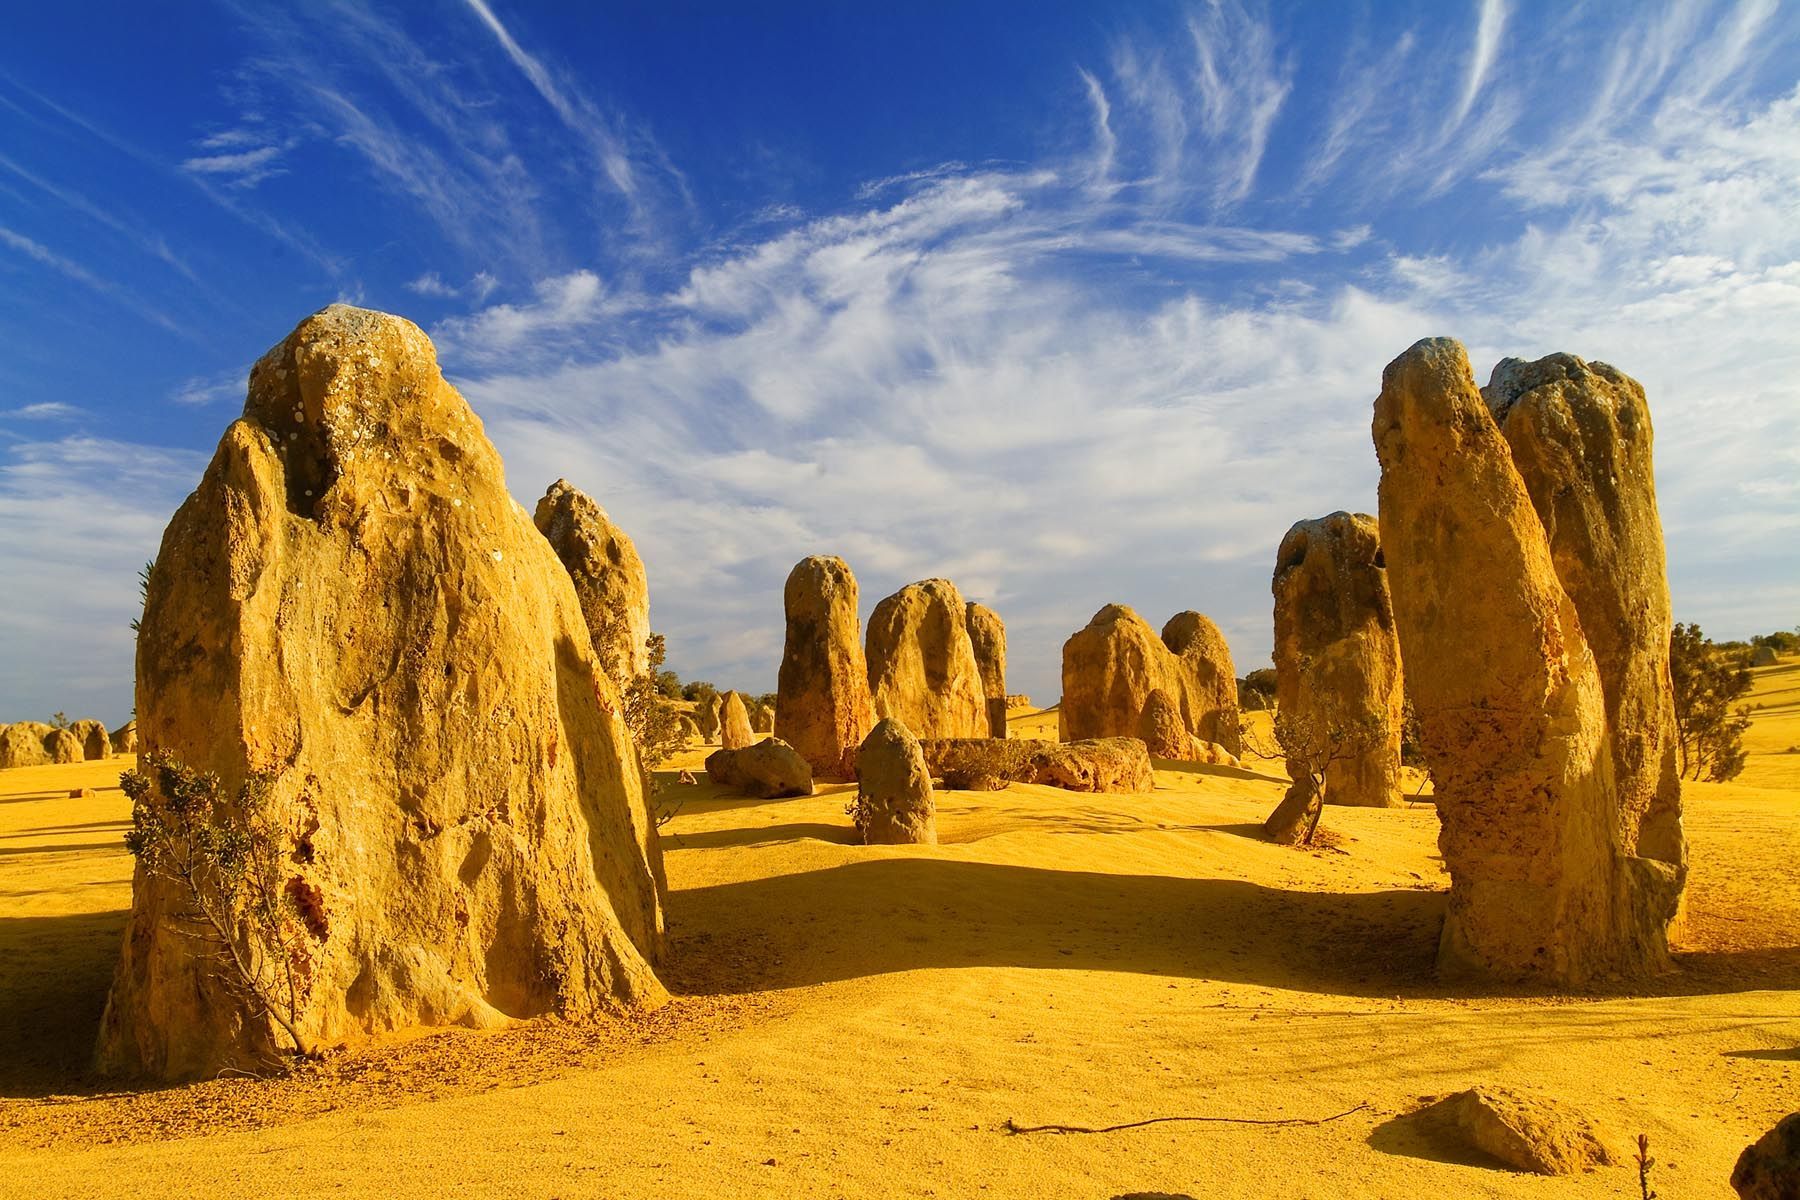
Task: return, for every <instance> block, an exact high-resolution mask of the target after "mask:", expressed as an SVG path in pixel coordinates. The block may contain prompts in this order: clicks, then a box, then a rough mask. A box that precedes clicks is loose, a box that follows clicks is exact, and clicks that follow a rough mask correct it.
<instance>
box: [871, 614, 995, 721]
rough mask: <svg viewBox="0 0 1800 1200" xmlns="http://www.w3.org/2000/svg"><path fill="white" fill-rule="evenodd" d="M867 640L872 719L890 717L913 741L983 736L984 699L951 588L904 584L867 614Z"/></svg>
mask: <svg viewBox="0 0 1800 1200" xmlns="http://www.w3.org/2000/svg"><path fill="white" fill-rule="evenodd" d="M866 641H867V648H868V665H869V694H870V696H871V698H872V699H873V701H874V704H875V716H876V717H877V718H881V717H892V718H894V719H895V720H896V721H899V722H900V723H901V724H903V725H905V726H906V727H907V728H908V729H909V730H911V731H912V732H913V734H914V736H916V737H920V738H947V737H985V736H987V734H988V707H987V696H986V694H985V693H984V692H983V690H982V681H981V668H980V666H979V664H977V663H976V661H975V644H974V642H973V641H972V640H971V639H970V637H969V626H968V606H967V604H965V603H964V601H963V598H962V593H960V592H958V591H957V590H956V585H955V584H953V583H951V582H950V581H949V580H948V579H926V580H923V581H922V582H919V583H909V584H907V585H906V586H905V587H903V588H901V589H900V590H899V591H897V592H895V593H894V594H893V595H891V596H889V597H888V598H887V599H885V600H883V601H882V602H881V603H880V604H877V605H876V606H875V611H874V612H873V613H871V614H869V630H868V635H867V639H866Z"/></svg>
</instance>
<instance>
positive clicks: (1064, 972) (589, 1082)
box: [0, 660, 1800, 1200]
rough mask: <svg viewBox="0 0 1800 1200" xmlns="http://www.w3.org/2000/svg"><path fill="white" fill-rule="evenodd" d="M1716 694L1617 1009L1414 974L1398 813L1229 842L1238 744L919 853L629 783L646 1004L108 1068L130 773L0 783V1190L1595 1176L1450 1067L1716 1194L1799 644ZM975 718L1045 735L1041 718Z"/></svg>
mask: <svg viewBox="0 0 1800 1200" xmlns="http://www.w3.org/2000/svg"><path fill="white" fill-rule="evenodd" d="M1754 700H1755V702H1756V703H1758V704H1759V705H1763V706H1765V707H1762V708H1759V709H1758V711H1757V712H1756V724H1755V727H1754V728H1753V729H1752V731H1751V734H1750V736H1749V739H1748V742H1749V745H1750V748H1751V750H1752V755H1751V759H1750V765H1749V767H1748V769H1747V770H1746V771H1745V772H1744V774H1743V776H1742V777H1741V778H1740V779H1739V780H1737V781H1735V782H1733V783H1731V784H1724V785H1721V784H1699V785H1690V786H1689V787H1688V789H1687V797H1688V812H1689V833H1690V837H1691V840H1692V845H1693V875H1692V884H1691V887H1690V892H1689V896H1690V902H1689V918H1688V923H1687V927H1686V931H1685V934H1684V940H1683V942H1682V945H1681V953H1680V954H1679V956H1678V958H1679V961H1680V970H1679V971H1678V972H1677V973H1676V974H1674V975H1672V976H1669V977H1668V978H1666V979H1662V980H1659V981H1657V982H1656V983H1655V984H1654V985H1652V986H1650V987H1648V988H1644V989H1639V990H1638V991H1636V992H1634V993H1630V994H1617V995H1596V996H1582V997H1562V996H1548V995H1534V994H1530V993H1524V992H1487V993H1476V992H1470V991H1467V990H1453V989H1449V988H1446V987H1443V986H1441V985H1439V984H1438V983H1437V982H1436V981H1435V980H1434V978H1433V974H1432V970H1431V965H1432V958H1433V953H1434V950H1435V936H1436V929H1437V924H1438V921H1439V918H1440V915H1441V913H1442V909H1443V903H1444V889H1445V887H1446V884H1447V880H1446V878H1445V876H1444V873H1443V870H1442V866H1441V863H1440V861H1439V859H1438V856H1437V853H1436V844H1435V838H1436V832H1437V821H1436V817H1435V816H1434V814H1433V812H1432V810H1431V809H1430V807H1429V806H1428V805H1418V806H1415V807H1412V808H1409V809H1404V810H1395V811H1380V810H1368V809H1339V808H1332V809H1329V810H1328V811H1327V813H1326V817H1325V829H1326V830H1327V832H1328V833H1329V834H1330V837H1329V838H1328V839H1327V841H1328V842H1329V844H1328V845H1326V846H1323V847H1320V848H1315V849H1313V850H1311V851H1295V850H1287V849H1281V848H1278V847H1275V846H1271V845H1268V844H1267V843H1265V842H1263V841H1262V840H1260V838H1259V837H1258V836H1257V825H1258V823H1259V822H1260V821H1261V820H1262V818H1263V817H1264V816H1266V815H1267V813H1268V811H1269V810H1270V809H1271V808H1272V807H1273V806H1274V805H1275V803H1276V802H1277V800H1278V799H1279V798H1280V794H1281V790H1282V784H1283V781H1282V780H1281V779H1280V778H1279V776H1278V774H1277V773H1276V772H1275V771H1274V770H1273V768H1272V766H1271V765H1270V764H1252V766H1251V768H1247V769H1242V770H1239V769H1233V768H1224V767H1206V768H1198V769H1196V768H1187V769H1159V770H1158V772H1157V788H1156V791H1155V792H1154V793H1152V794H1150V795H1144V796H1106V795H1100V796H1089V795H1078V794H1072V793H1068V792H1060V791H1056V790H1053V789H1049V788H1039V787H1022V786H1017V785H1015V786H1014V787H1012V788H1010V789H1008V790H1007V791H1004V792H998V793H988V794H977V793H962V792H940V793H939V797H938V803H939V812H938V830H939V836H940V839H941V844H940V845H938V846H936V847H879V848H863V847H860V846H855V845H852V844H851V843H850V822H849V818H848V817H847V816H845V814H844V804H845V800H846V796H847V792H848V791H849V789H848V788H845V787H829V788H825V789H823V790H822V791H821V792H820V794H818V795H816V796H813V797H811V798H809V799H804V800H777V801H751V800H745V799H742V798H735V797H729V796H720V795H718V794H716V793H715V791H714V790H713V789H712V788H711V787H710V786H709V785H707V784H705V783H704V782H702V783H701V784H700V785H699V786H697V787H679V786H677V785H674V784H672V783H671V784H670V790H669V792H668V793H667V796H668V798H671V799H673V798H683V797H685V799H684V803H683V806H682V808H681V811H680V812H679V814H678V815H677V816H676V817H675V818H674V820H672V821H671V822H670V823H669V824H668V825H667V826H666V827H665V829H664V837H665V843H664V844H665V848H666V850H667V852H668V872H669V880H670V884H671V887H672V888H673V894H672V895H671V897H670V900H669V906H668V911H669V924H670V929H671V933H672V936H673V939H674V944H673V950H672V962H671V963H670V965H669V966H668V968H667V969H666V970H665V972H664V974H665V978H666V979H667V980H668V982H669V983H670V985H671V987H672V989H673V990H674V991H675V992H676V993H677V998H676V1000H675V1001H674V1002H673V1003H672V1004H671V1005H669V1006H668V1007H667V1008H665V1009H663V1010H661V1011H659V1012H657V1013H654V1014H649V1015H647V1016H644V1017H640V1018H636V1019H633V1020H630V1021H619V1022H610V1023H601V1024H598V1025H592V1026H586V1027H576V1026H569V1025H563V1024H560V1023H556V1022H530V1023H525V1024H522V1025H520V1026H518V1027H516V1028H514V1029H509V1030H503V1031H499V1032H490V1033H473V1032H466V1031H461V1030H453V1031H442V1032H433V1033H431V1034H429V1035H425V1036H419V1037H415V1038H412V1039H403V1040H396V1041H394V1042H392V1043H389V1044H385V1045H381V1046H376V1047H364V1048H361V1049H357V1050H354V1051H347V1052H341V1053H337V1054H334V1055H331V1056H329V1057H328V1058H327V1059H326V1060H325V1061H324V1062H321V1063H318V1064H313V1065H309V1066H307V1067H305V1068H304V1069H302V1070H299V1071H297V1072H295V1073H293V1074H291V1075H289V1076H285V1077H282V1078H277V1079H270V1080H257V1079H248V1078H230V1079H221V1080H216V1081H211V1082H207V1083H202V1084H197V1085H192V1086H188V1087H181V1088H168V1089H159V1090H149V1091H137V1092H132V1091H126V1092H114V1091H108V1090H104V1089H102V1088H100V1087H99V1086H98V1085H96V1084H95V1083H94V1082H93V1081H91V1080H88V1079H86V1078H85V1077H84V1075H83V1068H84V1064H85V1061H86V1057H87V1053H88V1050H89V1048H90V1046H91V1044H92V1041H93V1036H94V1030H95V1027H96V1024H97V1022H98V1020H99V1015H100V1009H101V1006H102V1004H103V1002H104V998H105V991H106V987H107V983H108V979H109V976H110V972H111V968H112V962H113V960H114V958H115V957H116V954H117V940H118V937H119V933H120V930H121V929H122V928H123V923H124V915H125V911H124V910H125V908H126V906H127V904H128V903H129V899H130V885H129V877H130V860H129V858H128V857H127V856H126V854H125V852H124V850H123V847H122V845H121V843H120V837H121V835H122V834H123V832H124V829H125V827H126V820H127V817H128V805H127V804H126V802H125V800H124V797H123V795H122V794H121V793H120V792H119V791H118V790H117V786H116V776H117V773H118V771H119V770H120V769H121V768H122V767H123V766H125V765H128V760H125V759H115V760H113V761H112V762H110V763H92V764H81V765H75V766H63V767H36V768H26V769H20V770H12V771H4V772H0V1194H3V1195H21V1196H26V1195H29V1196H93V1195H105V1194H133V1195H155V1196H184V1195H195V1196H199V1195H206V1196H214V1195H281V1196H313V1195H329V1196H361V1195H375V1196H379V1197H381V1198H382V1200H397V1198H400V1197H411V1196H419V1197H433V1198H437V1197H442V1196H446V1195H468V1196H521V1197H524V1196H530V1197H549V1196H564V1197H577V1196H580V1197H626V1196H645V1197H684V1196H707V1197H735V1196H765V1195H766V1196H819V1197H835V1196H843V1197H861V1196H870V1197H876V1196H879V1197H897V1196H942V1197H977V1196H982V1197H1002V1196H1021V1197H1023V1196H1031V1197H1058V1198H1060V1197H1114V1196H1124V1195H1132V1194H1139V1193H1148V1194H1167V1195H1172V1196H1182V1195H1187V1196H1195V1197H1215V1196H1234V1197H1235V1196H1281V1197H1284V1198H1296V1197H1336V1196H1369V1197H1378V1196H1379V1197H1386V1196H1412V1197H1432V1198H1435V1197H1446V1198H1448V1197H1476V1196H1515V1195H1516V1196H1621V1195H1636V1194H1637V1179H1636V1173H1635V1170H1634V1169H1631V1168H1624V1167H1620V1168H1610V1169H1603V1170H1600V1171H1597V1172H1595V1173H1593V1174H1591V1175H1587V1176H1583V1177H1580V1178H1570V1179H1543V1178H1538V1177H1535V1176H1527V1175H1521V1174H1517V1173H1514V1172H1512V1171H1509V1170H1507V1169H1504V1168H1502V1167H1500V1166H1498V1165H1497V1164H1495V1163H1493V1162H1491V1161H1478V1160H1477V1158H1476V1157H1475V1156H1473V1155H1471V1154H1469V1153H1468V1152H1465V1151H1460V1150H1458V1149H1457V1148H1456V1147H1455V1146H1454V1145H1449V1144H1446V1143H1444V1142H1442V1141H1441V1140H1439V1139H1438V1138H1437V1137H1436V1136H1435V1135H1432V1134H1430V1133H1429V1132H1428V1131H1426V1130H1425V1129H1423V1128H1421V1127H1420V1125H1419V1123H1418V1122H1416V1121H1413V1120H1410V1119H1409V1118H1408V1117H1407V1115H1406V1114H1407V1113H1409V1112H1410V1111H1411V1110H1412V1109H1413V1108H1414V1107H1416V1106H1417V1104H1418V1102H1419V1100H1420V1098H1421V1097H1424V1096H1431V1095H1440V1094H1443V1093H1445V1092H1449V1091H1453V1090H1458V1089H1461V1088H1465V1087H1469V1086H1471V1085H1473V1084H1476V1083H1491V1084H1504V1085H1512V1086H1519V1087H1527V1088H1532V1089H1536V1090H1538V1091H1541V1092H1543V1093H1547V1094H1548V1095H1550V1096H1552V1097H1555V1098H1556V1099H1558V1100H1560V1101H1562V1102H1564V1103H1567V1104H1569V1105H1571V1106H1574V1107H1576V1108H1579V1109H1581V1110H1583V1111H1585V1112H1587V1113H1588V1114H1589V1115H1590V1116H1592V1117H1593V1118H1594V1119H1595V1120H1596V1122H1597V1123H1598V1124H1599V1125H1600V1126H1601V1128H1602V1130H1603V1131H1604V1132H1605V1133H1606V1134H1607V1135H1608V1137H1609V1138H1610V1140H1611V1141H1612V1142H1613V1143H1614V1145H1615V1148H1616V1149H1618V1150H1621V1151H1623V1150H1625V1149H1626V1148H1627V1147H1628V1146H1629V1145H1630V1143H1631V1140H1632V1139H1633V1138H1634V1137H1635V1136H1636V1135H1637V1134H1638V1133H1639V1132H1643V1133H1647V1134H1648V1135H1649V1137H1650V1140H1651V1146H1652V1152H1653V1153H1654V1154H1655V1156H1656V1158H1657V1166H1656V1168H1655V1171H1654V1174H1653V1176H1652V1179H1653V1183H1654V1185H1655V1186H1656V1187H1657V1189H1658V1190H1659V1191H1660V1192H1661V1193H1662V1194H1663V1195H1664V1196H1667V1197H1671V1198H1673V1197H1683V1198H1687V1197H1729V1196H1730V1195H1731V1191H1730V1189H1729V1187H1728V1186H1727V1185H1726V1182H1725V1181H1726V1178H1727V1176H1728V1175H1729V1173H1730V1169H1731V1165H1732V1162H1733V1161H1734V1160H1735V1159H1736V1156H1737V1154H1738V1152H1739V1151H1740V1150H1741V1149H1742V1148H1743V1146H1744V1145H1745V1144H1747V1143H1748V1142H1749V1141H1750V1140H1752V1139H1753V1138H1754V1137H1755V1136H1757V1135H1759V1134H1760V1133H1762V1132H1763V1131H1764V1130H1766V1129H1767V1128H1768V1127H1769V1126H1770V1125H1771V1124H1772V1123H1773V1122H1774V1121H1775V1119H1776V1118H1777V1117H1778V1116H1780V1115H1782V1114H1784V1113H1787V1112H1789V1111H1792V1110H1794V1109H1796V1108H1800V1072H1797V1070H1796V1068H1797V1067H1800V1049H1797V1048H1796V1047H1797V1045H1800V1005H1797V1004H1796V1002H1795V991H1794V989H1795V988H1796V987H1797V986H1800V864H1797V863H1796V858H1797V856H1800V839H1797V838H1796V834H1795V826H1796V817H1797V816H1800V753H1788V752H1787V749H1788V747H1789V746H1794V745H1800V660H1787V661H1784V662H1782V663H1780V664H1778V665H1777V666H1774V667H1770V668H1766V669H1764V670H1761V671H1759V672H1758V681H1757V690H1756V693H1755V696H1754ZM1013 726H1014V733H1015V736H1034V735H1035V736H1043V735H1045V732H1046V731H1047V735H1048V736H1052V737H1054V736H1055V734H1054V730H1055V713H1054V712H1051V713H1048V714H1033V713H1020V714H1016V715H1015V717H1014V721H1013ZM703 757H704V752H703V751H690V752H688V753H687V754H686V755H684V756H683V757H682V758H681V759H679V760H678V761H676V762H673V763H671V764H669V767H670V769H669V770H668V771H665V772H663V775H664V777H665V778H667V779H672V778H673V774H674V771H675V770H676V769H679V768H681V767H689V768H694V769H696V770H697V769H698V767H699V765H700V763H701V761H702V759H703ZM1165 767H1166V765H1165ZM702 778H704V776H702ZM83 786H86V787H94V788H99V789H103V790H101V791H100V792H99V794H98V795H97V796H96V797H93V798H89V799H71V798H69V797H68V792H69V790H70V789H72V788H78V787H83ZM1347 1110H1353V1111H1350V1112H1349V1115H1348V1116H1343V1117H1341V1118H1340V1119H1337V1120H1333V1121H1330V1122H1328V1123H1325V1124H1319V1125H1251V1124H1231V1123H1215V1122H1173V1123H1160V1124H1152V1125H1146V1126H1141V1127H1138V1128H1132V1129H1126V1130H1120V1131H1118V1132H1112V1133H1102V1134H1051V1133H1032V1134H1015V1133H1010V1132H1008V1123H1009V1122H1013V1123H1016V1124H1017V1125H1021V1126H1031V1125H1040V1124H1047V1123H1061V1124H1072V1125H1081V1126H1089V1127H1098V1126H1106V1125H1113V1124H1122V1123H1127V1122H1136V1121H1142V1120H1145V1119H1147V1118H1154V1117H1171V1116H1191V1117H1207V1118H1241V1119H1245V1120H1255V1121H1276V1120H1281V1119H1287V1118H1303V1119H1319V1118H1325V1117H1331V1116H1334V1115H1336V1114H1340V1113H1344V1112H1346V1111H1347Z"/></svg>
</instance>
